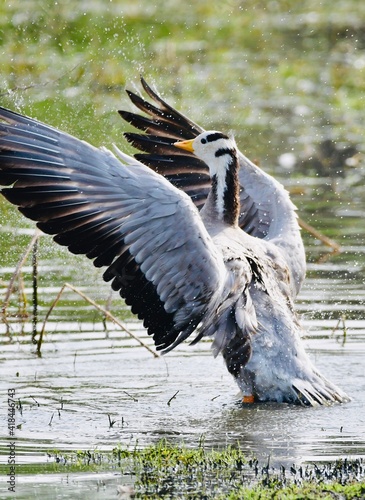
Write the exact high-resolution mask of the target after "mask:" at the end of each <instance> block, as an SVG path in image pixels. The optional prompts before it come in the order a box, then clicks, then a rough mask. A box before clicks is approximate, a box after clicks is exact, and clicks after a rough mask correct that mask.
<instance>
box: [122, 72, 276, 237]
mask: <svg viewBox="0 0 365 500" xmlns="http://www.w3.org/2000/svg"><path fill="white" fill-rule="evenodd" d="M141 83H142V86H143V88H144V90H145V91H146V93H147V95H148V96H149V97H150V98H151V99H152V101H154V102H155V103H156V105H154V104H151V103H150V102H148V101H146V100H145V99H143V98H142V97H140V96H138V95H137V94H134V93H133V92H131V91H129V90H127V94H128V96H129V98H130V99H131V101H132V102H133V104H134V105H135V106H136V107H137V108H138V109H140V110H141V111H143V112H144V113H146V114H147V115H148V116H147V117H146V116H142V115H139V114H136V113H131V112H129V111H119V113H120V115H121V116H122V117H123V118H124V120H126V121H127V122H128V123H130V124H131V125H133V126H134V127H136V128H137V129H139V130H142V131H143V132H145V134H138V133H130V132H127V133H125V134H124V135H125V137H126V139H127V140H128V141H129V142H130V143H131V144H132V145H133V146H134V147H136V148H137V149H139V150H140V151H142V153H139V154H136V155H135V158H137V159H138V160H140V161H141V162H142V163H144V164H145V165H148V166H149V167H150V168H152V169H153V170H155V171H156V172H158V173H160V174H161V175H163V176H165V177H166V178H167V179H168V180H169V181H170V182H171V183H172V184H174V185H175V186H176V187H178V188H180V189H182V190H184V191H185V192H186V193H187V194H188V195H189V196H190V197H191V198H192V200H193V201H194V203H195V205H196V206H197V207H198V208H201V207H202V206H203V205H204V203H205V200H206V198H207V196H208V193H209V189H210V177H209V169H208V167H207V165H206V164H205V163H204V162H203V161H201V160H199V159H197V158H196V157H194V156H193V155H192V154H190V153H186V152H180V151H177V148H173V147H171V146H172V144H173V143H174V142H175V141H176V140H181V139H192V138H194V137H196V136H197V135H199V134H200V133H201V132H204V129H203V128H202V127H200V126H199V125H197V124H196V123H194V122H193V121H191V120H190V119H189V118H187V117H186V116H184V115H183V114H181V113H179V112H178V111H176V109H174V108H173V107H172V106H170V105H169V104H167V103H166V102H165V101H164V100H163V99H162V98H161V97H160V96H159V95H158V94H157V93H156V92H154V91H153V90H152V89H151V87H150V86H149V85H148V84H147V83H146V81H145V80H144V79H143V78H141ZM239 160H240V164H241V169H240V173H239V175H240V184H241V189H240V203H241V213H240V219H239V224H240V227H241V228H242V229H243V230H244V231H245V232H246V233H248V234H251V235H252V236H255V237H257V238H264V237H265V236H267V234H268V232H269V226H270V221H271V219H270V210H269V208H270V206H269V204H268V203H265V200H264V199H262V200H261V199H260V200H257V199H255V196H253V193H250V192H249V190H247V187H246V182H245V181H246V178H245V174H247V169H249V170H250V171H251V170H252V169H257V167H256V166H254V165H253V164H252V163H251V162H250V161H249V160H248V159H247V158H246V157H245V156H244V155H242V154H241V153H240V155H239ZM244 169H245V170H246V171H244Z"/></svg>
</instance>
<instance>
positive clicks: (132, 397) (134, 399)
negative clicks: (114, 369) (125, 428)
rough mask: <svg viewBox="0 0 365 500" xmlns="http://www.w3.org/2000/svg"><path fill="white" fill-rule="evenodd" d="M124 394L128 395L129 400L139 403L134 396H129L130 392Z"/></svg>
mask: <svg viewBox="0 0 365 500" xmlns="http://www.w3.org/2000/svg"><path fill="white" fill-rule="evenodd" d="M122 392H124V394H127V396H128V397H129V398H131V399H133V401H135V402H136V403H138V399H137V398H135V397H134V396H132V394H129V392H127V391H122Z"/></svg>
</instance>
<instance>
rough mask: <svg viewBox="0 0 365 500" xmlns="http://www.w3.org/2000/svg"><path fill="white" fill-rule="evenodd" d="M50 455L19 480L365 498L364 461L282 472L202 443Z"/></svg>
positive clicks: (191, 492) (205, 494)
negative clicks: (94, 475) (107, 474)
mask: <svg viewBox="0 0 365 500" xmlns="http://www.w3.org/2000/svg"><path fill="white" fill-rule="evenodd" d="M48 455H49V459H50V461H51V462H50V463H47V464H38V465H35V464H32V465H20V466H17V474H20V473H22V474H26V473H32V474H35V473H38V472H42V473H71V472H76V473H80V472H102V471H106V470H113V471H120V472H121V474H122V476H123V477H125V478H128V477H129V480H130V482H133V484H134V490H135V493H136V497H137V498H142V499H144V498H146V499H147V498H148V499H150V498H151V499H153V498H156V499H157V498H190V499H193V498H206V499H216V500H224V499H229V500H238V499H252V500H254V499H262V500H264V499H317V498H321V499H322V498H323V499H330V498H331V499H332V498H334V497H335V498H343V499H353V498H364V497H365V481H364V470H363V464H362V462H361V461H359V460H354V461H340V460H339V461H337V462H336V463H335V464H330V465H323V464H322V465H318V466H317V465H313V466H307V467H298V468H297V469H295V467H294V466H292V467H290V468H289V469H287V470H286V469H285V468H284V467H281V468H280V470H276V469H274V468H272V467H270V466H269V464H267V465H265V466H262V465H259V463H258V461H257V460H256V459H254V458H250V459H249V458H247V457H246V456H245V455H244V453H243V452H242V451H241V450H240V448H239V447H234V446H229V447H227V448H223V449H221V450H212V449H206V448H205V446H204V445H203V444H202V443H201V444H200V446H199V447H198V448H195V449H191V448H186V447H184V446H183V445H173V444H171V443H169V442H166V441H160V442H159V443H157V444H155V445H151V446H148V447H147V448H144V449H138V448H133V449H126V448H123V447H119V446H118V447H117V448H115V449H114V450H113V451H112V452H110V453H107V452H100V451H97V450H96V451H95V450H94V451H77V452H71V453H64V452H63V453H60V452H57V451H53V452H50V453H49V454H48ZM0 471H1V467H0ZM355 478H356V479H357V481H355Z"/></svg>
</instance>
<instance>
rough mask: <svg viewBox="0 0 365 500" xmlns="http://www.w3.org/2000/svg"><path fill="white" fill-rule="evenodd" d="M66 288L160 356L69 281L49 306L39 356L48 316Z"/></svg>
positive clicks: (39, 343) (39, 344) (38, 343)
mask: <svg viewBox="0 0 365 500" xmlns="http://www.w3.org/2000/svg"><path fill="white" fill-rule="evenodd" d="M65 288H69V289H70V290H72V291H73V292H75V293H77V294H78V295H80V297H82V298H83V299H84V300H86V301H87V302H89V304H91V305H92V306H94V307H95V308H96V309H98V310H99V311H101V312H102V313H103V314H105V316H106V317H107V318H108V319H110V320H111V321H113V323H115V324H116V325H118V326H120V328H121V329H122V330H123V331H125V332H126V333H127V334H128V335H129V336H130V337H132V338H133V339H134V340H136V341H137V342H138V343H139V344H140V345H141V346H142V347H145V348H146V349H147V350H148V351H149V352H150V353H152V354H153V355H154V357H155V358H158V357H159V355H158V354H157V353H156V352H155V351H154V350H153V349H151V347H150V346H148V345H147V344H145V343H144V342H143V341H142V340H141V339H139V338H138V337H137V335H135V334H134V333H132V332H131V331H130V330H128V328H127V327H126V326H124V325H123V323H122V322H121V321H119V320H118V319H117V318H116V317H115V316H113V315H112V314H111V313H110V312H109V311H107V310H106V309H104V308H103V307H102V306H100V305H99V304H97V303H96V302H95V301H94V300H92V299H91V298H90V297H88V296H87V295H85V294H84V293H83V292H81V290H78V289H77V288H76V287H74V286H72V285H70V284H69V283H65V284H64V285H63V286H62V288H61V290H60V291H59V292H58V294H57V296H56V298H55V300H54V301H53V303H52V305H51V307H50V308H49V310H48V312H47V314H46V317H45V318H44V321H43V325H42V329H41V332H40V334H39V339H38V342H37V354H38V356H41V347H42V342H43V335H44V331H45V328H46V323H47V321H48V318H49V316H50V314H51V312H52V311H53V309H54V308H55V306H56V304H57V302H58V301H59V300H60V297H61V295H62V293H63V292H64V290H65Z"/></svg>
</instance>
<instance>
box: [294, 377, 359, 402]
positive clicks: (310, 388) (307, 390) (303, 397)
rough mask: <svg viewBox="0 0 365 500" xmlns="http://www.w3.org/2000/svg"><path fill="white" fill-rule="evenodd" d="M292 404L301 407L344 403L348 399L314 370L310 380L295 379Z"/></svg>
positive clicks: (348, 399)
mask: <svg viewBox="0 0 365 500" xmlns="http://www.w3.org/2000/svg"><path fill="white" fill-rule="evenodd" d="M292 390H293V396H294V402H296V403H299V404H301V405H303V406H318V405H330V404H332V403H346V402H348V401H350V397H349V396H348V395H347V394H346V393H345V392H344V391H342V390H341V389H340V388H339V387H337V386H336V385H335V384H333V383H332V382H330V381H329V380H327V379H326V378H325V377H323V376H322V375H321V374H320V373H319V372H317V371H316V370H314V373H313V379H312V380H308V379H307V380H304V379H299V378H296V379H294V381H293V383H292Z"/></svg>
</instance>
